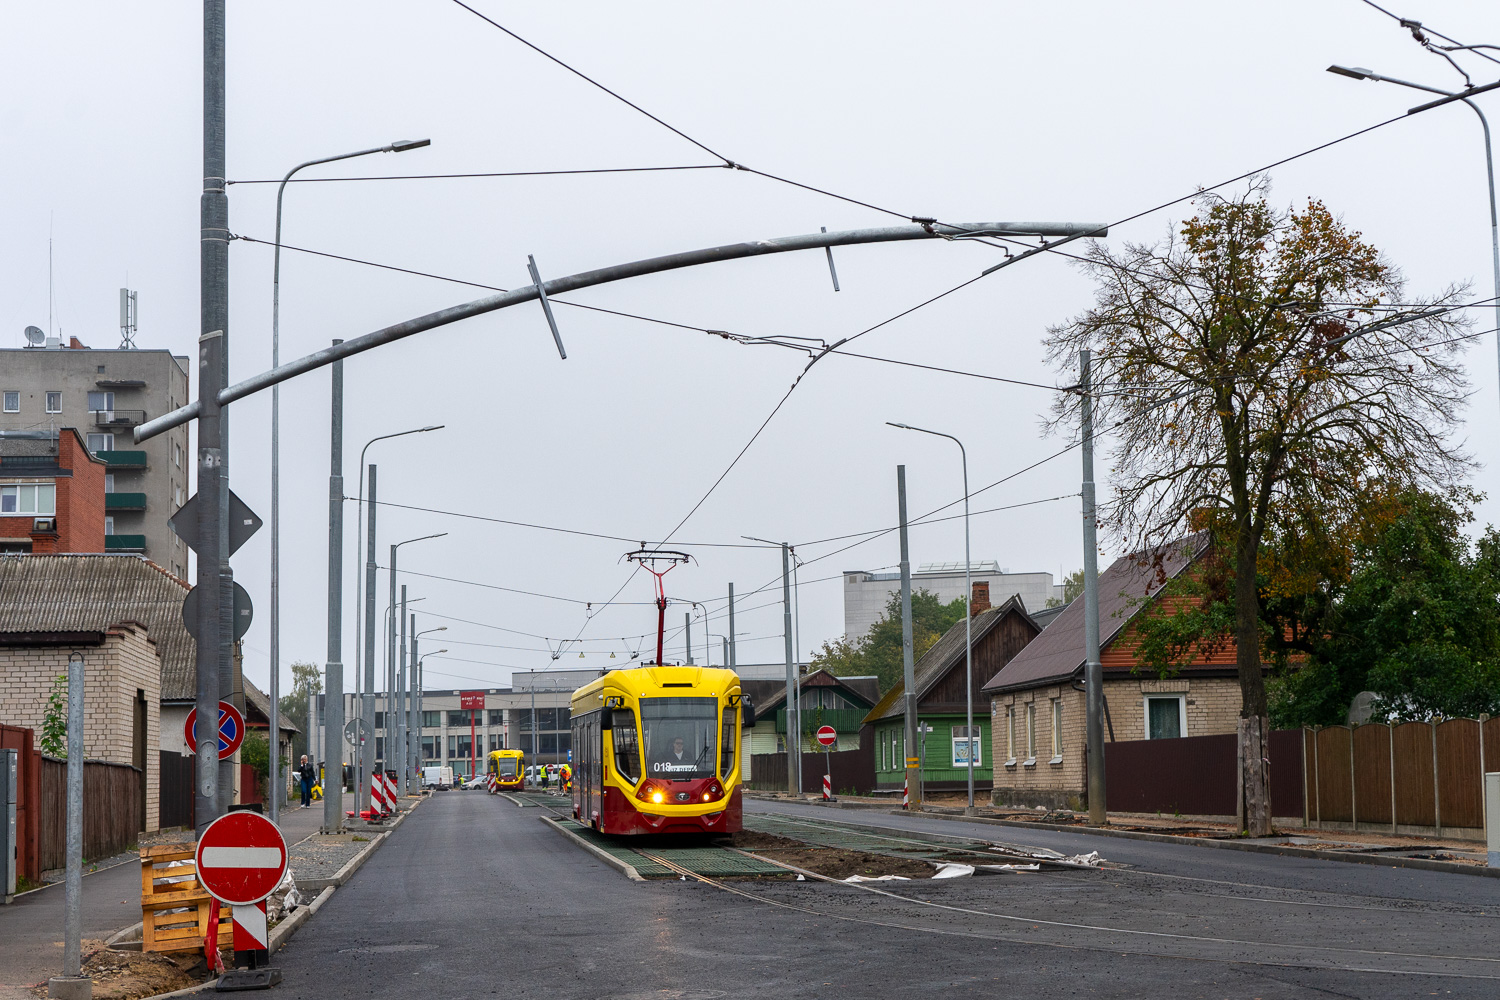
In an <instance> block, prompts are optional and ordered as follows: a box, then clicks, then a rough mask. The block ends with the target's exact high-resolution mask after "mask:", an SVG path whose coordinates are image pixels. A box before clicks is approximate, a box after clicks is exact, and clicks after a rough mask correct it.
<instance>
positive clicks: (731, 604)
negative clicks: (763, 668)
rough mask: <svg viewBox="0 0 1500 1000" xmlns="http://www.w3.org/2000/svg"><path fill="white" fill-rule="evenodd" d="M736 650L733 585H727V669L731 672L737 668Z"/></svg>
mask: <svg viewBox="0 0 1500 1000" xmlns="http://www.w3.org/2000/svg"><path fill="white" fill-rule="evenodd" d="M736 653H737V649H736V648H735V642H734V584H732V583H731V584H730V585H729V659H728V660H726V661H725V662H726V663H728V664H729V669H730V670H733V669H735V668H736V667H738V666H739V657H738V656H737V655H735V654H736Z"/></svg>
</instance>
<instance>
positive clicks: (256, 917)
mask: <svg viewBox="0 0 1500 1000" xmlns="http://www.w3.org/2000/svg"><path fill="white" fill-rule="evenodd" d="M230 914H231V916H232V918H233V923H234V950H235V951H266V950H267V949H268V948H269V947H270V943H269V942H270V940H271V936H270V934H269V933H267V931H266V901H265V900H264V899H263V900H261V901H260V902H259V903H251V904H250V905H249V906H234V907H231V909H230Z"/></svg>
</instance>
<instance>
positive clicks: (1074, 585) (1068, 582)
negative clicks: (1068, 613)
mask: <svg viewBox="0 0 1500 1000" xmlns="http://www.w3.org/2000/svg"><path fill="white" fill-rule="evenodd" d="M1062 588H1063V595H1062V600H1060V601H1059V600H1058V599H1057V598H1055V597H1049V598H1047V607H1049V608H1057V607H1061V606H1062V605H1064V604H1072V603H1073V598H1075V597H1078V596H1079V595H1081V594H1082V593H1083V570H1081V569H1075V570H1074V571H1073V572H1071V573H1069V574H1068V575H1067V576H1065V577H1063V581H1062Z"/></svg>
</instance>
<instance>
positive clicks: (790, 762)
mask: <svg viewBox="0 0 1500 1000" xmlns="http://www.w3.org/2000/svg"><path fill="white" fill-rule="evenodd" d="M781 608H782V611H781V631H782V634H783V635H784V636H785V638H786V787H787V791H789V792H791V793H792V794H793V795H801V794H802V706H801V705H799V704H797V695H796V692H797V688H798V684H797V664H796V663H795V662H794V661H793V659H792V557H791V547H790V546H788V545H787V544H786V543H785V542H782V543H781Z"/></svg>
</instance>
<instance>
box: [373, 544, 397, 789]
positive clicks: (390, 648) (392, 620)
mask: <svg viewBox="0 0 1500 1000" xmlns="http://www.w3.org/2000/svg"><path fill="white" fill-rule="evenodd" d="M399 548H401V543H400V542H397V543H396V544H394V545H392V546H391V571H390V577H391V603H390V606H389V607H387V608H386V611H385V627H386V637H385V676H386V681H387V687H386V690H387V691H389V690H390V687H389V681H390V676H391V664H392V663H394V662H395V660H396V556H397V554H396V550H397V549H399ZM390 724H391V699H390V696H389V695H387V696H386V699H385V726H383V727H381V729H382V733H383V732H384V730H385V729H387V728H389V727H390ZM370 740H371V742H374V740H375V731H374V730H371V731H370ZM386 742H387V743H389V742H390V741H389V740H387V741H386ZM389 756H390V750H389V749H387V750H386V752H385V753H384V754H383V755H380V757H381V761H382V762H383V761H384V760H385V758H386V757H389Z"/></svg>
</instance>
